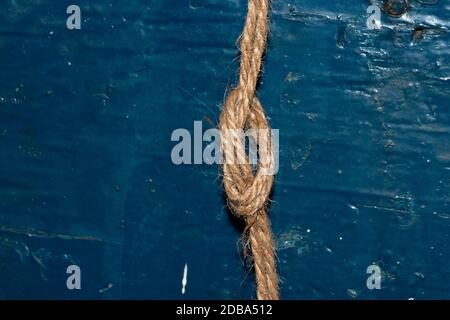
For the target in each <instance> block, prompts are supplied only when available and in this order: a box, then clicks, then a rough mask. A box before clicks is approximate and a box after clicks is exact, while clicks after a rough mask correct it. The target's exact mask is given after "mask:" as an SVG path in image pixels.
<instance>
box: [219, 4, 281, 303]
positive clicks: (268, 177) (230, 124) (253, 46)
mask: <svg viewBox="0 0 450 320" xmlns="http://www.w3.org/2000/svg"><path fill="white" fill-rule="evenodd" d="M268 11H269V0H249V1H248V13H247V18H246V22H245V26H244V30H243V33H242V35H241V37H240V51H241V62H240V70H239V71H240V74H239V84H238V85H237V87H236V88H235V89H233V90H232V91H231V92H230V94H229V95H228V97H227V99H226V100H225V103H224V106H223V110H222V113H221V115H220V132H221V147H222V154H223V160H224V162H223V163H224V164H223V184H224V189H225V192H226V194H227V198H228V205H229V207H230V209H231V211H232V212H233V213H234V214H235V215H236V216H238V217H240V218H242V219H244V220H245V222H246V228H245V231H244V235H245V236H248V241H249V246H250V249H251V251H252V256H253V261H254V269H255V275H256V293H257V298H258V299H260V300H275V299H278V298H279V295H278V275H277V271H276V265H275V248H274V243H273V237H272V231H271V228H270V222H269V219H268V217H267V213H266V203H267V201H268V198H269V194H270V191H271V188H272V184H273V166H274V154H273V150H272V144H271V132H270V128H269V125H268V123H267V119H266V116H265V114H264V109H263V107H262V106H261V104H260V102H259V100H258V98H257V97H256V85H257V82H258V77H259V74H260V71H261V60H262V57H263V54H264V50H265V48H266V41H267V34H268ZM249 129H255V130H257V131H258V138H257V141H256V143H257V145H258V155H259V157H258V163H257V165H256V168H254V167H253V166H252V165H251V164H250V162H249V161H248V160H249V159H248V157H247V156H246V153H245V144H243V143H242V140H241V137H239V135H238V134H237V132H239V131H244V130H249ZM236 159H244V160H245V161H241V162H239V163H236ZM254 169H255V170H254Z"/></svg>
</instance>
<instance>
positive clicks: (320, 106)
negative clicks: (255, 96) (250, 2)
mask: <svg viewBox="0 0 450 320" xmlns="http://www.w3.org/2000/svg"><path fill="white" fill-rule="evenodd" d="M69 4H72V1H70V2H69V1H50V0H40V1H31V0H15V1H12V0H3V1H2V2H1V10H0V72H1V74H0V298H3V299H14V298H19V299H27V298H43V299H48V298H64V299H73V298H87V299H93V298H97V299H120V298H123V299H125V298H126V299H129V298H138V299H148V298H149V299H164V298H168V299H182V298H189V299H200V298H202V299H219V298H223V299H241V298H242V299H243V298H254V287H253V286H254V285H253V281H254V279H253V275H252V273H251V272H249V270H248V268H246V267H245V266H243V263H242V260H241V253H240V251H239V250H240V249H239V248H240V245H239V243H238V241H239V235H240V228H241V225H240V224H239V222H237V221H235V220H234V219H233V218H231V217H230V215H229V214H228V213H227V211H226V209H225V203H224V199H223V194H222V191H221V189H220V179H219V178H218V177H219V168H218V167H216V166H208V165H195V166H194V165H191V166H187V165H184V166H175V165H173V164H172V162H171V159H170V152H171V149H172V147H173V146H174V142H171V141H170V135H171V133H172V131H173V130H174V129H176V128H187V129H189V130H190V131H192V130H193V122H194V120H203V126H204V128H205V129H206V128H209V127H211V126H212V125H215V124H216V123H217V119H218V116H219V113H220V106H221V103H222V101H223V98H224V92H225V91H226V90H229V89H230V88H231V87H232V86H233V84H234V83H235V81H236V76H237V68H238V59H236V57H237V54H238V51H237V47H236V39H237V37H238V36H239V33H240V31H241V29H242V25H243V22H244V17H245V11H246V1H244V0H185V1H179V0H165V1H163V0H153V1H143V0H129V1H121V2H119V1H102V0H99V1H95V3H93V1H87V0H79V1H76V4H78V5H79V6H80V7H81V12H82V25H81V30H75V31H69V30H67V28H66V18H67V14H66V8H67V6H68V5H69ZM369 5H370V2H369V1H363V0H358V1H351V2H349V1H325V0H315V1H311V0H291V1H286V0H280V1H273V2H272V10H271V34H270V42H269V46H268V52H267V55H266V59H265V60H266V61H265V67H264V73H263V77H262V80H261V83H260V86H259V96H260V100H261V102H262V103H263V105H264V107H265V109H266V111H267V115H268V116H269V117H270V123H271V126H272V127H273V128H277V129H279V130H280V170H279V174H278V175H277V179H276V183H275V188H274V192H273V203H272V207H271V221H272V224H273V230H274V233H275V236H276V240H277V246H278V249H279V250H278V265H279V272H280V277H281V279H282V283H281V295H282V297H283V298H285V299H319V298H321V299H391V298H396V299H408V298H415V299H431V298H447V299H448V298H450V282H449V280H450V260H449V253H450V248H449V243H450V207H449V199H450V191H449V190H450V146H449V140H450V139H449V138H450V136H449V128H450V109H449V107H450V105H449V101H450V85H449V84H450V83H449V81H450V80H449V79H450V47H449V45H450V41H449V31H450V4H449V3H448V1H443V0H442V1H439V2H438V3H437V4H435V5H423V4H420V3H419V2H418V1H411V8H410V10H409V12H408V15H407V16H405V17H403V18H400V19H394V18H389V17H388V16H386V15H385V14H384V13H382V15H381V19H382V26H383V27H382V29H381V30H369V29H367V26H366V19H367V13H366V9H367V7H368V6H369ZM417 25H420V26H423V27H425V31H424V33H423V37H421V38H420V37H419V38H418V39H416V40H414V41H412V40H411V39H412V33H413V30H414V28H415V27H416V26H417ZM206 119H208V121H207V120H206ZM210 122H212V123H213V124H212V125H211V124H210ZM185 263H187V264H188V266H189V272H188V282H187V287H186V293H185V295H182V294H181V279H182V274H183V268H184V265H185ZM374 263H375V264H377V265H378V266H380V268H381V270H382V289H381V290H368V289H367V287H366V279H367V277H368V275H367V274H366V268H367V267H368V266H369V265H371V264H374ZM71 264H77V265H79V266H80V268H81V275H82V276H81V286H82V289H81V290H68V289H67V288H66V278H67V276H68V275H67V274H66V268H67V266H68V265H71Z"/></svg>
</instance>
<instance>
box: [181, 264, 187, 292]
mask: <svg viewBox="0 0 450 320" xmlns="http://www.w3.org/2000/svg"><path fill="white" fill-rule="evenodd" d="M187 273H188V265H187V263H185V265H184V270H183V280H181V285H182V287H181V294H185V292H186V285H187Z"/></svg>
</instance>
